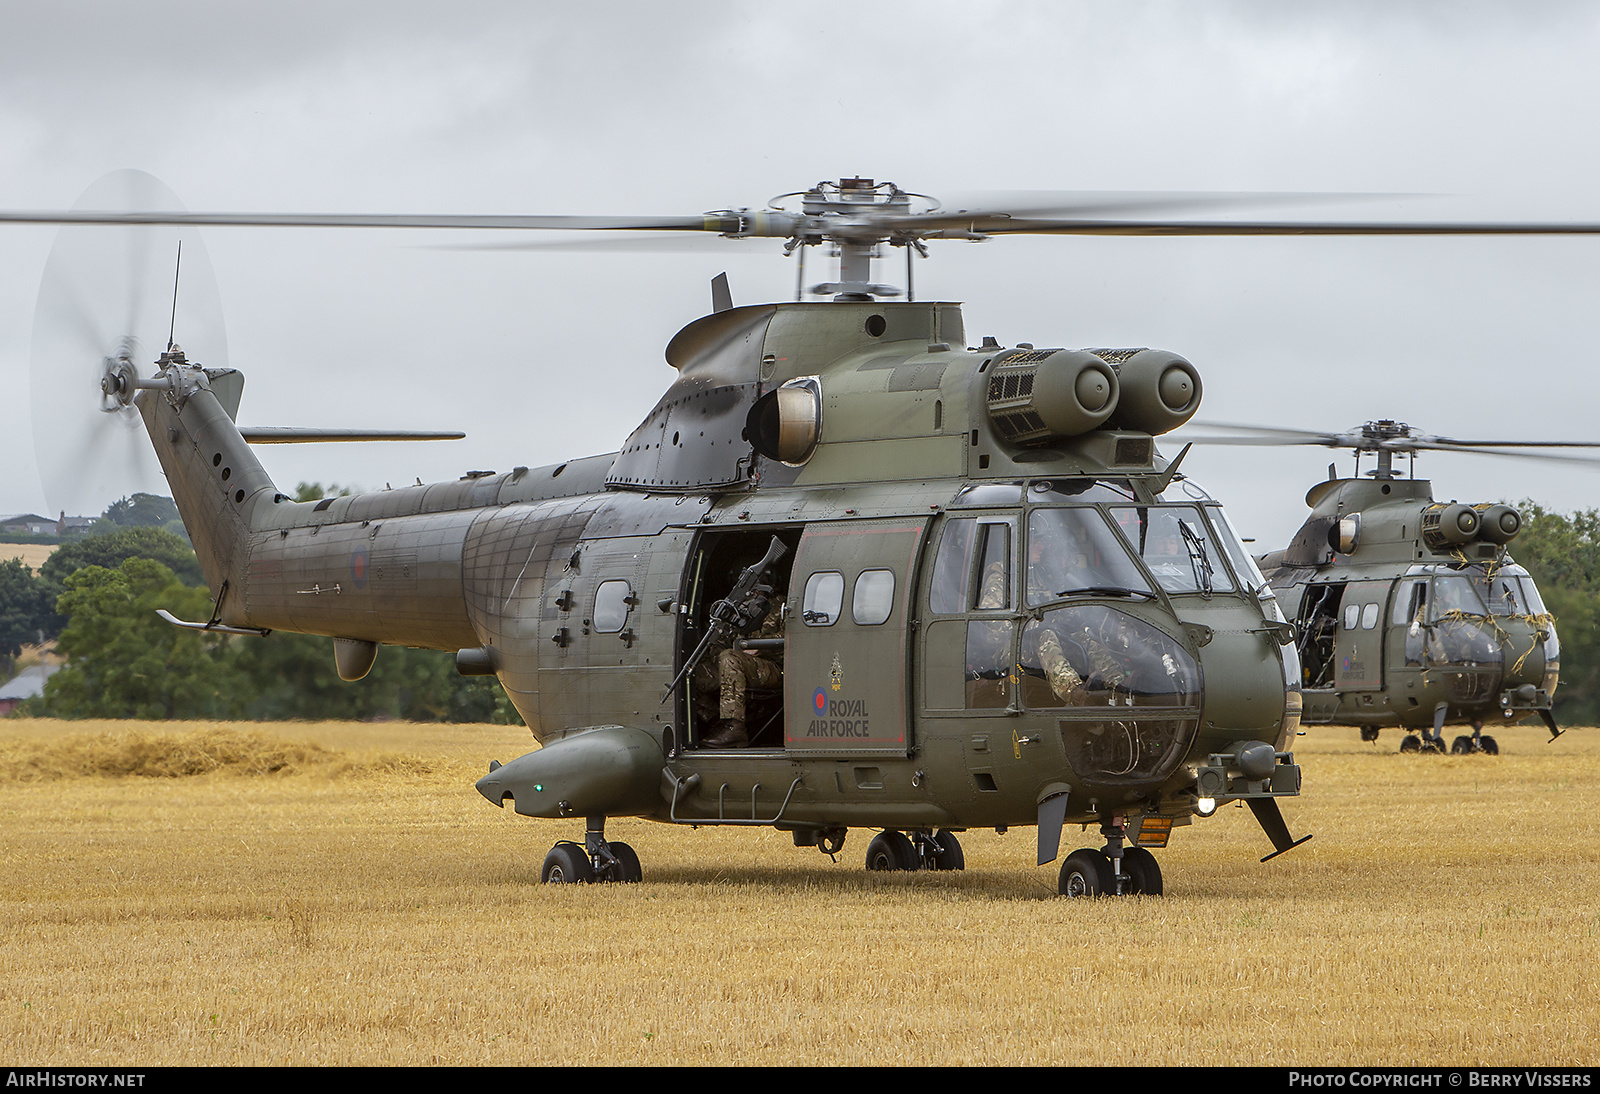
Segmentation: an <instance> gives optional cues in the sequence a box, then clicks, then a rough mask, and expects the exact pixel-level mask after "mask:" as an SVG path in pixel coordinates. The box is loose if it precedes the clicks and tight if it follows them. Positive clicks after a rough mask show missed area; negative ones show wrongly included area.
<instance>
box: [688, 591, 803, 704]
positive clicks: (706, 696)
mask: <svg viewBox="0 0 1600 1094" xmlns="http://www.w3.org/2000/svg"><path fill="white" fill-rule="evenodd" d="M739 637H741V636H740V635H738V634H737V633H735V634H733V635H730V636H729V638H728V641H727V644H726V645H722V646H720V647H714V648H713V649H711V650H708V651H706V656H704V657H702V658H701V659H700V662H699V664H697V665H695V667H694V671H693V672H692V673H690V677H689V678H690V684H691V686H692V692H693V695H694V698H695V710H696V712H697V713H698V714H699V715H700V716H701V717H702V718H709V717H710V716H711V714H712V710H713V707H712V697H713V696H717V697H718V699H719V702H718V703H717V706H716V708H715V709H716V713H717V715H718V717H720V718H721V719H722V720H723V721H724V722H727V721H738V722H742V721H744V709H745V693H746V692H747V690H748V689H750V688H753V687H755V688H774V687H777V686H778V685H779V684H781V683H782V682H783V667H782V665H781V664H779V662H778V661H777V660H774V659H773V655H774V654H776V656H777V657H781V656H782V654H781V653H780V652H778V651H773V650H760V651H757V650H738V649H734V648H733V642H734V639H736V638H739ZM743 637H749V638H782V637H783V603H782V601H780V600H777V599H774V600H773V601H772V606H771V607H770V608H769V609H768V610H767V614H766V618H764V619H762V621H761V626H759V627H757V628H756V630H755V632H754V633H752V634H750V635H747V636H743ZM713 656H714V657H715V661H716V663H715V665H713V664H712V660H713Z"/></svg>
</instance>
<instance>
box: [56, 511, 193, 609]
mask: <svg viewBox="0 0 1600 1094" xmlns="http://www.w3.org/2000/svg"><path fill="white" fill-rule="evenodd" d="M130 558H148V559H153V560H155V561H156V562H159V563H161V564H162V565H163V566H165V567H166V568H167V569H169V570H171V571H172V572H173V573H174V574H175V575H177V577H178V580H180V581H182V582H183V583H184V584H185V585H202V584H204V583H205V579H204V578H203V577H201V575H200V560H199V559H197V558H196V557H195V554H194V548H192V547H190V546H189V545H188V544H187V543H185V542H184V541H183V540H182V539H179V538H178V537H177V536H175V535H173V534H172V533H171V532H167V531H164V530H162V529H160V528H119V529H117V530H116V531H114V532H107V533H106V534H104V535H93V536H84V537H83V538H82V539H77V540H73V541H72V542H71V543H66V544H63V545H62V546H60V547H58V548H57V549H56V550H55V551H53V552H51V555H50V557H49V558H47V559H45V561H44V564H43V565H41V566H40V567H39V576H41V577H43V578H44V579H45V580H46V581H49V582H51V583H52V584H54V585H55V586H56V588H57V589H65V588H66V583H67V577H68V575H70V574H72V573H73V572H74V571H76V570H80V569H82V568H83V567H85V566H103V567H105V568H106V569H111V570H114V569H116V568H117V567H119V566H121V565H122V563H123V562H124V561H126V560H127V559H130ZM210 616H211V609H210V608H209V607H207V608H206V609H205V616H204V617H203V618H210Z"/></svg>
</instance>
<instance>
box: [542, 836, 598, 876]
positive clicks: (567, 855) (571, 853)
mask: <svg viewBox="0 0 1600 1094" xmlns="http://www.w3.org/2000/svg"><path fill="white" fill-rule="evenodd" d="M539 880H540V881H542V882H544V883H545V884H547V885H580V884H585V883H587V882H591V881H593V880H594V864H593V863H591V862H590V861H589V852H587V851H585V850H584V849H583V848H582V847H579V846H578V845H577V844H576V843H558V844H556V845H555V846H554V847H552V848H550V853H549V854H548V855H546V856H545V857H544V869H543V870H540V871H539Z"/></svg>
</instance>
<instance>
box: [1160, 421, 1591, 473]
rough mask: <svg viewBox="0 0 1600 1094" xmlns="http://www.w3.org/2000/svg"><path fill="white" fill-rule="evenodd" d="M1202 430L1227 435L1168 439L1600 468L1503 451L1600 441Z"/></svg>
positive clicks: (1586, 459)
mask: <svg viewBox="0 0 1600 1094" xmlns="http://www.w3.org/2000/svg"><path fill="white" fill-rule="evenodd" d="M1196 424H1197V425H1198V426H1199V427H1200V428H1201V429H1225V430H1230V431H1231V432H1230V433H1227V434H1186V433H1181V432H1179V433H1174V434H1172V436H1171V437H1170V438H1169V439H1170V440H1173V441H1177V442H1182V443H1184V444H1201V445H1248V446H1256V447H1278V446H1295V445H1316V446H1319V447H1322V448H1349V449H1354V450H1356V451H1360V452H1396V453H1405V452H1423V451H1426V452H1462V453H1466V454H1469V455H1483V456H1508V457H1511V458H1513V459H1518V458H1520V459H1530V460H1557V461H1560V462H1564V463H1585V464H1600V457H1597V456H1575V455H1562V454H1557V453H1554V452H1518V451H1508V450H1512V449H1523V448H1600V441H1491V440H1471V441H1467V440H1458V439H1455V438H1451V437H1435V436H1431V435H1428V434H1424V433H1412V432H1410V427H1409V426H1406V425H1404V424H1403V423H1387V424H1388V425H1389V427H1390V429H1389V430H1388V431H1385V430H1380V429H1372V430H1371V431H1370V432H1368V431H1362V430H1351V431H1349V432H1346V433H1315V432H1311V431H1309V430H1303V429H1287V428H1281V427H1277V426H1255V425H1236V424H1233V423H1228V422H1200V423H1196Z"/></svg>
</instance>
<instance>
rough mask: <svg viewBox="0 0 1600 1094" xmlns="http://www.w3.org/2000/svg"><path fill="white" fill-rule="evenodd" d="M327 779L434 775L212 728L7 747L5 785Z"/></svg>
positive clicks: (399, 762) (1, 777)
mask: <svg viewBox="0 0 1600 1094" xmlns="http://www.w3.org/2000/svg"><path fill="white" fill-rule="evenodd" d="M312 772H316V773H320V774H323V775H327V776H338V775H356V774H374V773H384V772H410V773H414V774H419V775H420V774H427V772H428V762H427V761H426V760H424V759H422V758H421V757H417V756H396V755H388V754H380V755H375V756H369V757H365V758H352V757H350V756H348V755H346V754H345V753H343V752H340V751H338V750H336V749H330V748H325V747H323V746H322V745H319V744H315V743H312V742H296V741H285V740H283V739H282V738H280V737H277V736H270V735H268V734H266V733H262V732H260V731H249V730H240V729H235V728H233V727H232V726H226V725H208V726H205V727H204V728H201V729H197V730H188V731H167V732H161V733H148V732H143V731H141V730H138V729H134V730H129V729H126V728H123V729H121V730H120V731H118V732H105V733H80V734H74V735H72V736H68V737H63V738H60V739H42V740H41V739H38V738H34V739H25V740H19V741H0V782H8V781H9V782H49V781H54V780H57V779H72V778H84V777H89V776H95V775H110V776H142V777H146V778H168V779H173V778H182V777H185V776H190V775H209V774H212V773H225V774H230V775H298V774H309V773H312Z"/></svg>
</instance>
